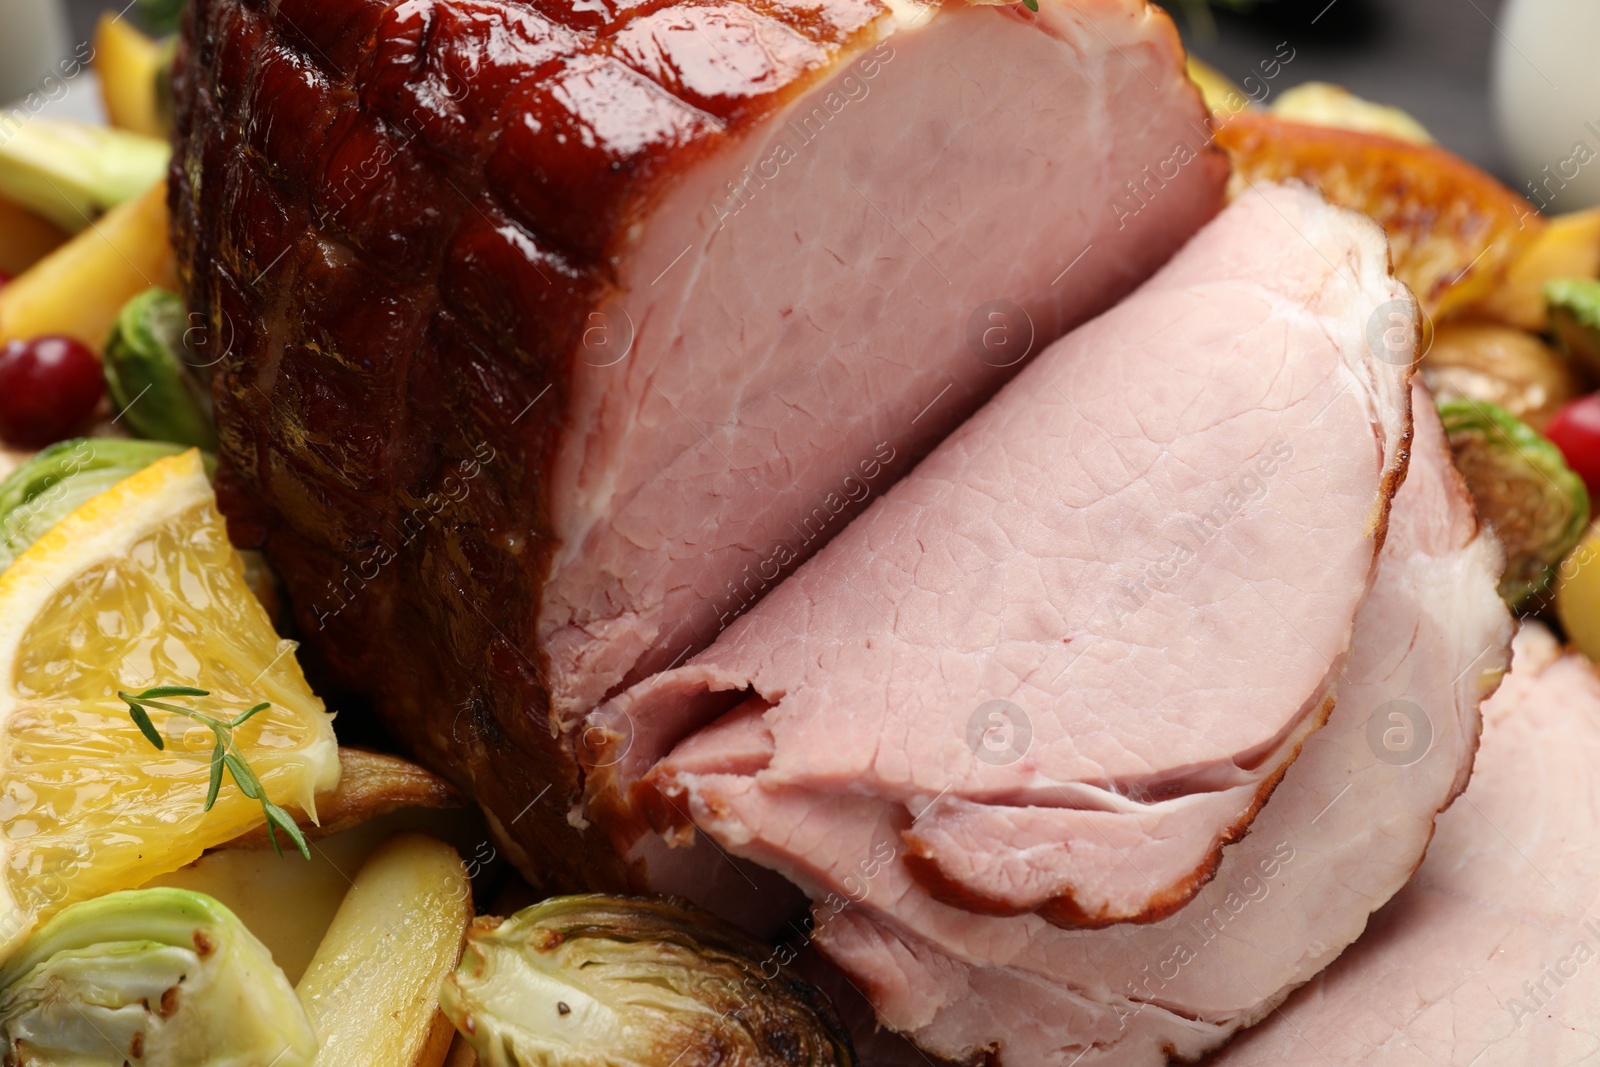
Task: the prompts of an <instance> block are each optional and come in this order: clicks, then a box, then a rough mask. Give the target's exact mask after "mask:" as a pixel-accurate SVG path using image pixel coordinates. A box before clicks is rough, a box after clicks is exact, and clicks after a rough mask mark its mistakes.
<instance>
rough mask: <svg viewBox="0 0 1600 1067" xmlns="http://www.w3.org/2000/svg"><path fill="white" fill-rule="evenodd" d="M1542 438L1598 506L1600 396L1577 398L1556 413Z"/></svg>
mask: <svg viewBox="0 0 1600 1067" xmlns="http://www.w3.org/2000/svg"><path fill="white" fill-rule="evenodd" d="M1544 434H1545V436H1546V437H1548V438H1550V440H1551V441H1553V442H1555V446H1556V447H1557V448H1559V449H1561V454H1562V455H1563V456H1565V457H1566V459H1567V466H1569V467H1571V468H1572V469H1573V471H1574V472H1575V473H1576V474H1577V475H1578V477H1580V478H1582V479H1583V484H1584V485H1586V486H1588V487H1589V496H1590V498H1591V499H1592V500H1594V501H1596V503H1597V504H1600V393H1591V394H1590V395H1589V396H1582V397H1579V398H1578V399H1576V400H1574V401H1573V402H1572V403H1570V404H1568V405H1567V406H1566V407H1564V408H1562V409H1561V410H1560V411H1558V412H1556V417H1555V418H1553V419H1551V420H1550V424H1549V425H1548V426H1546V427H1545V431H1544Z"/></svg>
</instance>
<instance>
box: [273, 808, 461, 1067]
mask: <svg viewBox="0 0 1600 1067" xmlns="http://www.w3.org/2000/svg"><path fill="white" fill-rule="evenodd" d="M471 919H472V886H471V884H470V883H469V881H468V879H467V872H466V869H465V868H464V867H463V866H462V863H461V860H460V858H459V857H458V856H457V855H456V851H455V849H453V848H451V847H450V846H449V845H446V844H444V843H443V842H441V841H438V840H436V839H434V838H432V837H427V836H425V835H423V834H401V835H399V836H398V837H395V838H393V839H391V840H390V841H389V842H388V843H386V844H385V845H384V846H383V847H382V848H380V849H379V850H378V851H377V852H376V853H374V854H373V856H372V858H371V859H369V860H367V862H366V864H365V865H363V866H362V868H361V871H360V873H358V874H357V875H356V880H355V885H353V886H352V887H351V888H350V892H349V893H348V894H347V895H346V896H345V898H344V903H342V904H341V905H340V906H339V913H338V914H337V915H335V916H334V918H333V925H332V926H330V927H329V928H328V934H327V936H326V937H325V938H323V940H322V944H321V945H319V946H318V947H317V954H316V956H315V957H314V958H313V959H312V961H311V965H310V966H309V967H307V968H306V973H305V975H304V977H302V978H301V979H300V984H299V986H298V992H299V995H300V1000H301V1002H302V1003H303V1004H304V1005H305V1007H306V1013H307V1014H308V1015H310V1017H311V1022H312V1025H313V1026H314V1027H316V1030H317V1033H318V1034H320V1035H322V1050H321V1051H320V1052H319V1053H318V1055H317V1061H316V1062H317V1067H351V1065H354V1064H373V1065H375V1067H376V1065H378V1064H382V1065H383V1067H439V1065H440V1064H441V1063H443V1062H444V1058H445V1056H446V1054H447V1053H448V1052H449V1051H450V1043H451V1041H452V1040H453V1038H454V1034H453V1033H452V1032H451V1029H450V1024H449V1022H448V1021H447V1020H446V1019H445V1018H444V1017H443V1016H442V1015H440V1013H439V987H440V985H441V983H443V981H444V979H445V976H446V975H448V974H449V973H450V971H451V969H452V968H453V967H455V965H456V961H457V960H458V959H460V957H461V939H462V937H463V936H464V935H465V934H466V930H467V924H468V922H470V921H471Z"/></svg>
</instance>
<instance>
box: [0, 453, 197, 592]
mask: <svg viewBox="0 0 1600 1067" xmlns="http://www.w3.org/2000/svg"><path fill="white" fill-rule="evenodd" d="M182 451H183V449H182V448H181V447H179V446H177V445H169V444H163V443H160V442H156V441H125V440H121V439H118V438H111V437H80V438H76V439H74V440H70V441H60V442H58V443H56V444H53V445H51V446H50V447H49V448H47V449H45V450H44V451H43V452H40V453H39V454H38V455H36V456H34V457H33V458H32V459H31V460H29V461H28V462H27V463H24V464H23V465H22V466H20V467H18V468H17V469H16V470H14V471H12V472H11V476H10V477H9V478H7V479H5V481H0V571H3V570H5V569H6V568H7V567H9V566H11V564H12V561H14V560H15V559H16V558H17V557H18V556H19V555H21V554H22V553H23V552H24V551H25V550H26V549H27V547H28V546H29V545H31V544H33V543H34V542H35V541H37V540H38V539H39V538H41V537H43V536H44V534H45V532H46V531H47V530H49V529H50V527H52V526H54V525H55V524H56V523H57V522H58V521H60V520H61V519H62V518H64V517H66V515H67V514H68V513H70V512H72V511H74V510H75V509H76V508H77V507H78V505H80V504H82V503H84V502H85V501H86V500H88V499H89V498H90V497H92V496H98V495H99V494H100V493H103V492H105V491H106V490H107V489H110V488H111V487H112V486H113V485H116V484H117V483H118V482H120V481H122V479H124V478H126V477H128V476H129V475H130V474H135V473H137V472H138V471H141V470H143V469H144V468H145V467H148V466H149V465H150V464H152V463H154V462H155V461H156V460H158V459H164V458H165V457H167V456H175V455H177V454H178V453H179V452H182Z"/></svg>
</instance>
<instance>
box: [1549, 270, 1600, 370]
mask: <svg viewBox="0 0 1600 1067" xmlns="http://www.w3.org/2000/svg"><path fill="white" fill-rule="evenodd" d="M1544 296H1545V302H1546V304H1547V306H1548V307H1549V309H1550V332H1551V333H1553V334H1555V338H1556V341H1557V342H1558V343H1559V344H1560V345H1561V348H1562V350H1563V351H1565V352H1566V353H1567V356H1568V358H1570V359H1571V360H1572V361H1573V362H1574V363H1577V364H1579V365H1580V366H1582V367H1584V368H1585V369H1587V370H1588V371H1589V373H1590V374H1600V281H1595V280H1594V279H1592V278H1561V279H1558V280H1556V281H1553V282H1551V283H1549V284H1548V285H1546V286H1545V287H1544Z"/></svg>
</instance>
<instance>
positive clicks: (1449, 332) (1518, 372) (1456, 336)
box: [1422, 323, 1585, 433]
mask: <svg viewBox="0 0 1600 1067" xmlns="http://www.w3.org/2000/svg"><path fill="white" fill-rule="evenodd" d="M1422 377H1423V380H1424V381H1426V382H1427V383H1428V389H1429V390H1430V391H1432V393H1433V395H1434V398H1435V399H1437V400H1455V399H1462V398H1464V399H1467V400H1486V401H1488V402H1489V403H1491V404H1495V405H1498V406H1499V407H1502V408H1505V409H1506V410H1507V411H1508V412H1510V413H1511V414H1512V415H1513V416H1514V417H1516V418H1518V419H1521V420H1522V421H1523V422H1525V423H1527V424H1528V425H1529V426H1532V427H1533V428H1534V429H1535V430H1538V431H1539V432H1541V433H1543V432H1544V428H1545V425H1546V424H1547V423H1548V422H1549V421H1550V420H1551V418H1553V417H1554V416H1555V413H1556V412H1557V411H1559V410H1561V407H1562V405H1563V404H1565V403H1567V401H1569V400H1572V399H1574V398H1575V397H1577V396H1579V395H1581V394H1582V393H1583V392H1584V391H1585V387H1584V380H1583V377H1582V376H1581V375H1580V374H1579V373H1578V372H1577V371H1576V370H1575V369H1574V368H1573V367H1572V365H1571V363H1569V362H1568V361H1567V360H1566V359H1565V358H1564V357H1563V356H1562V355H1561V354H1560V353H1558V352H1556V351H1555V350H1554V349H1552V348H1551V347H1550V346H1549V345H1547V344H1545V343H1544V342H1543V341H1541V340H1539V338H1537V337H1535V336H1534V335H1533V334H1531V333H1528V332H1527V331H1526V330H1519V329H1516V328H1515V327H1512V326H1496V325H1491V324H1487V323H1447V324H1445V325H1443V326H1440V327H1439V328H1438V329H1437V330H1436V331H1435V332H1434V335H1433V347H1432V348H1430V349H1429V350H1428V355H1427V358H1426V359H1424V360H1423V361H1422Z"/></svg>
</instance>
